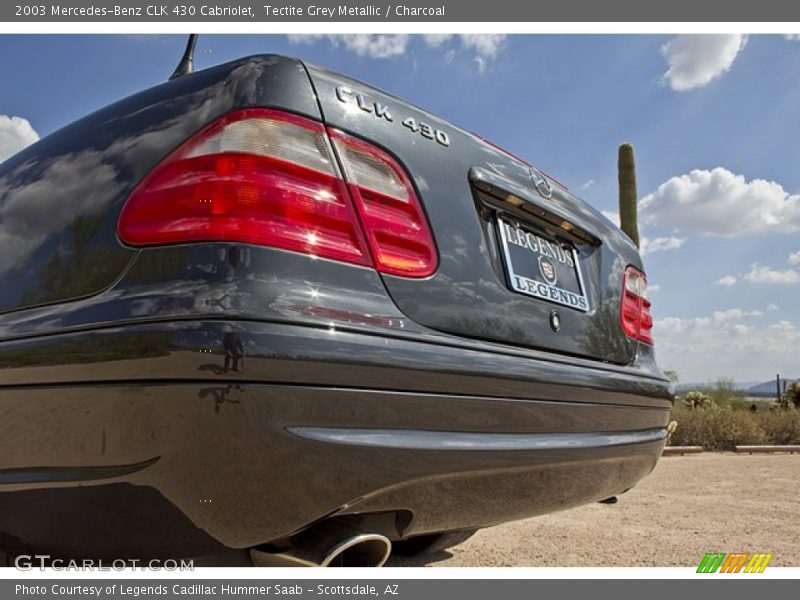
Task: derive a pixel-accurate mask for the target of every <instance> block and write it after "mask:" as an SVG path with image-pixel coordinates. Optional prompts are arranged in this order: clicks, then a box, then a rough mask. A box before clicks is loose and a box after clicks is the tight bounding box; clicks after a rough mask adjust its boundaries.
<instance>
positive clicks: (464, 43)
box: [288, 33, 506, 72]
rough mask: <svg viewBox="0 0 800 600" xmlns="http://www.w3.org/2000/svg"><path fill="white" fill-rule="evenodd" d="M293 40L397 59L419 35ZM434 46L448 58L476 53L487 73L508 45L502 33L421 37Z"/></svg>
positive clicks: (480, 67) (291, 38)
mask: <svg viewBox="0 0 800 600" xmlns="http://www.w3.org/2000/svg"><path fill="white" fill-rule="evenodd" d="M288 37H289V41H290V42H292V43H295V44H308V43H313V42H316V41H318V40H320V39H327V40H328V41H330V43H331V44H332V45H333V46H334V47H336V48H339V47H341V48H344V49H346V50H349V51H351V52H354V53H355V54H357V55H358V56H368V57H370V58H394V57H397V56H401V55H403V54H405V53H406V52H407V50H408V47H409V44H410V43H411V41H412V40H413V39H414V38H415V37H416V36H410V35H405V34H398V35H389V34H372V33H364V34H351V35H333V34H328V35H321V34H309V35H305V34H291V35H289V36H288ZM419 39H421V40H422V41H423V42H424V43H425V44H426V45H427V46H430V47H431V48H441V49H445V50H446V51H445V54H444V56H445V60H450V59H452V57H453V54H454V53H455V52H456V48H458V49H459V50H462V51H465V52H469V53H471V54H472V55H473V57H474V59H475V63H476V64H477V65H478V70H479V71H480V72H484V71H485V70H486V68H487V66H488V64H489V62H490V61H491V60H493V59H495V58H497V56H498V54H499V53H500V52H501V50H502V48H503V45H504V44H505V39H506V36H505V35H502V34H485V35H484V34H463V35H453V34H428V35H423V36H419Z"/></svg>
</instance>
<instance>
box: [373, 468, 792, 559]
mask: <svg viewBox="0 0 800 600" xmlns="http://www.w3.org/2000/svg"><path fill="white" fill-rule="evenodd" d="M712 550H713V551H720V552H734V551H739V552H756V551H757V552H772V553H773V554H774V557H773V559H772V562H771V563H770V565H771V566H784V567H789V566H791V567H797V566H800V455H797V454H795V455H785V454H782V455H755V456H750V455H735V454H727V453H706V454H701V455H693V456H667V457H664V458H662V459H661V461H660V462H659V464H658V466H657V467H656V469H655V471H654V472H653V473H652V474H651V475H650V476H649V477H647V478H646V479H644V480H643V481H642V482H641V483H640V484H639V485H637V486H636V487H635V488H634V489H633V490H631V491H630V492H628V493H627V494H624V495H623V496H620V498H619V502H618V503H617V504H614V505H606V504H592V505H588V506H582V507H579V508H575V509H572V510H568V511H564V512H560V513H555V514H551V515H545V516H542V517H536V518H533V519H527V520H524V521H517V522H514V523H507V524H505V525H500V526H498V527H492V528H491V529H485V530H482V531H480V532H478V534H477V535H475V537H473V538H472V539H470V540H468V541H467V542H465V543H464V544H462V545H460V546H457V547H455V548H451V549H450V550H447V551H446V552H439V553H438V554H434V555H429V556H425V557H418V558H412V559H408V558H400V557H397V558H393V559H392V560H391V561H390V562H389V564H388V565H387V566H426V565H428V566H436V567H449V566H453V567H456V566H458V567H466V566H470V567H473V566H474V567H490V566H491V567H509V566H540V567H543V566H548V567H550V566H552V567H601V566H602V567H605V566H620V567H629V566H659V567H660V566H696V565H697V564H698V563H699V561H700V559H701V558H702V557H703V555H704V553H705V552H707V551H712Z"/></svg>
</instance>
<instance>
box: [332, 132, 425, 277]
mask: <svg viewBox="0 0 800 600" xmlns="http://www.w3.org/2000/svg"><path fill="white" fill-rule="evenodd" d="M328 133H329V134H330V136H331V139H332V140H333V144H334V146H335V147H336V151H337V153H338V155H339V159H340V160H341V161H342V166H343V167H344V173H345V177H346V178H347V181H348V184H349V188H350V194H351V196H352V198H353V200H354V201H355V205H356V207H357V208H358V214H359V217H360V218H361V224H362V225H363V226H364V230H365V231H366V234H367V241H368V242H369V247H370V249H371V250H372V257H373V259H374V260H375V267H376V268H377V269H378V270H379V271H381V272H382V273H388V274H391V275H399V276H401V277H427V276H428V275H431V274H432V273H433V272H434V271H435V270H436V262H437V255H436V246H435V245H434V243H433V237H432V236H431V232H430V230H429V229H428V222H427V220H426V218H425V214H424V213H423V212H422V206H421V204H420V202H419V199H418V198H417V195H416V193H415V192H414V187H413V186H412V185H411V182H410V181H409V180H408V176H407V175H406V173H405V171H404V170H403V168H402V167H401V166H400V165H399V164H397V161H395V160H394V159H393V158H392V157H391V156H389V155H388V154H387V153H386V152H383V151H382V150H379V149H378V148H375V147H374V146H372V145H371V144H367V143H366V142H364V141H362V140H359V139H357V138H354V137H353V136H350V135H347V134H345V133H342V132H341V131H336V130H328Z"/></svg>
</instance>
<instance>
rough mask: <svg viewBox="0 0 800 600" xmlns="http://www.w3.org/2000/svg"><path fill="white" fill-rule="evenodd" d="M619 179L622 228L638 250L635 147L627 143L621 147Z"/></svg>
mask: <svg viewBox="0 0 800 600" xmlns="http://www.w3.org/2000/svg"><path fill="white" fill-rule="evenodd" d="M617 179H618V181H619V222H620V227H621V228H622V231H624V232H625V233H626V234H628V237H629V238H631V239H632V240H633V243H634V244H636V247H637V248H638V247H639V222H638V215H637V212H636V202H637V198H636V161H635V159H634V157H633V146H631V145H630V144H627V143H626V144H622V145H621V146H620V147H619V157H618V159H617Z"/></svg>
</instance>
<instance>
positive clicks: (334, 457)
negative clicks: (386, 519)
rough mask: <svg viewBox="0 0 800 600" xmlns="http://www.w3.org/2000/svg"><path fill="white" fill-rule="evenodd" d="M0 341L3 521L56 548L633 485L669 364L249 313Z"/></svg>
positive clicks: (550, 504)
mask: <svg viewBox="0 0 800 600" xmlns="http://www.w3.org/2000/svg"><path fill="white" fill-rule="evenodd" d="M226 348H227V350H226ZM77 349H80V351H79V352H78V351H77ZM132 349H134V350H135V351H132ZM11 356H15V357H17V358H16V359H15V361H16V362H12V360H11V359H10V358H9V357H11ZM0 357H5V359H4V362H3V363H1V364H2V372H3V381H4V386H3V387H2V388H0V414H2V416H3V418H2V419H0V532H4V533H6V534H9V535H12V536H15V537H18V538H20V539H22V540H23V541H25V542H27V543H29V544H31V545H32V546H34V547H36V548H38V549H41V550H46V551H49V552H50V553H51V554H75V553H79V554H83V555H93V556H124V557H134V556H155V555H197V554H204V553H210V552H213V551H214V550H215V549H216V547H217V546H218V545H224V546H228V547H247V546H253V545H257V544H260V543H264V542H266V541H270V540H274V539H279V538H281V537H285V536H287V535H289V534H291V533H293V532H295V531H298V530H300V529H302V528H304V527H305V526H307V525H308V524H310V523H313V522H314V521H317V520H319V519H321V518H324V517H327V516H331V515H338V514H362V513H374V512H391V513H396V514H397V515H398V518H397V519H396V520H395V523H396V531H394V532H387V533H389V534H390V535H394V536H395V537H398V536H407V535H412V534H418V533H425V532H432V531H443V530H451V529H462V528H475V527H485V526H489V525H493V524H496V523H500V522H503V521H508V520H513V519H517V518H523V517H528V516H533V515H537V514H543V513H546V512H550V511H553V510H559V509H563V508H568V507H570V506H575V505H578V504H581V503H585V502H590V501H593V500H599V499H602V498H605V497H608V496H611V495H615V494H619V493H621V492H623V491H625V490H627V489H628V488H630V487H631V486H633V485H634V484H635V483H636V482H637V481H638V480H639V479H641V478H642V477H643V476H645V475H646V474H647V473H648V472H649V471H650V470H651V469H652V468H653V467H654V465H655V463H656V461H657V459H658V457H659V456H660V454H661V451H662V449H663V445H664V440H665V437H666V436H665V427H666V424H667V421H668V418H669V411H670V408H671V403H670V401H669V387H668V384H666V383H665V382H663V381H661V380H657V379H653V378H646V377H641V376H637V375H635V374H630V373H624V372H622V370H620V369H611V370H604V369H602V368H595V369H591V368H587V367H585V366H584V365H580V364H579V365H577V366H576V365H575V364H572V365H570V364H567V363H566V362H558V363H551V362H548V361H543V360H534V359H530V358H522V357H519V356H512V355H502V354H499V353H490V352H479V351H475V350H467V349H463V348H456V347H449V346H443V345H436V344H431V343H428V342H415V341H412V340H408V339H398V338H387V337H383V336H376V335H365V334H363V333H354V332H346V331H335V330H334V331H330V330H324V329H318V328H310V327H301V326H291V325H277V324H269V323H256V322H220V321H205V322H189V321H187V322H180V321H179V322H174V323H153V324H149V325H138V326H130V327H120V328H114V329H104V330H96V331H92V332H83V333H78V332H76V333H73V334H69V335H59V336H45V337H40V338H35V339H30V340H27V341H25V342H15V343H13V344H11V343H5V344H2V345H0ZM226 363H227V364H226ZM399 515H402V518H399ZM78 530H79V531H80V532H81V533H80V535H79V536H78V535H76V534H75V532H76V531H78ZM78 540H80V541H79V542H78ZM76 544H80V546H76Z"/></svg>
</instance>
